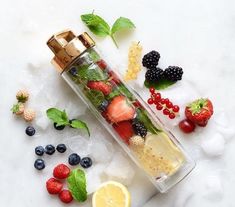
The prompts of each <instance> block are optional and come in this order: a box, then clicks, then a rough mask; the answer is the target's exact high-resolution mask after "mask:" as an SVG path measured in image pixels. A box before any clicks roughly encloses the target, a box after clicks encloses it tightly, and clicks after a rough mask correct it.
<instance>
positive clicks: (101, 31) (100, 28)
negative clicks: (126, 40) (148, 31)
mask: <svg viewBox="0 0 235 207" xmlns="http://www.w3.org/2000/svg"><path fill="white" fill-rule="evenodd" d="M81 20H82V21H83V22H84V23H85V24H86V26H87V27H88V28H89V29H90V30H91V32H93V33H94V34H95V35H97V36H100V37H106V36H110V37H111V38H112V40H113V42H114V44H115V45H116V46H117V47H118V45H117V42H116V40H115V38H114V34H116V33H117V32H120V31H122V30H128V29H133V28H135V25H134V23H133V22H132V21H131V20H130V19H128V18H125V17H120V18H118V19H117V20H116V21H115V22H114V24H113V26H112V28H110V26H109V24H108V23H107V22H106V21H105V20H104V19H103V18H101V17H100V16H98V15H96V14H94V13H92V14H83V15H81Z"/></svg>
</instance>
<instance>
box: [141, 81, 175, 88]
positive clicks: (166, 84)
mask: <svg viewBox="0 0 235 207" xmlns="http://www.w3.org/2000/svg"><path fill="white" fill-rule="evenodd" d="M175 83H176V82H175V81H170V80H166V79H162V80H159V81H158V82H155V83H150V82H148V81H146V80H145V82H144V85H145V86H146V87H147V88H150V87H153V88H155V89H157V90H161V89H165V88H168V87H169V86H171V85H173V84H175Z"/></svg>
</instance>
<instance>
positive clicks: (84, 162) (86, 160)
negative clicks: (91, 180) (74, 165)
mask: <svg viewBox="0 0 235 207" xmlns="http://www.w3.org/2000/svg"><path fill="white" fill-rule="evenodd" d="M80 165H81V166H82V167H83V168H88V167H91V166H92V160H91V158H90V157H84V158H82V160H81V163H80Z"/></svg>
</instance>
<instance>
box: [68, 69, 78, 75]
mask: <svg viewBox="0 0 235 207" xmlns="http://www.w3.org/2000/svg"><path fill="white" fill-rule="evenodd" d="M69 73H70V74H71V75H74V76H76V75H77V69H76V68H75V67H72V68H71V69H70V70H69Z"/></svg>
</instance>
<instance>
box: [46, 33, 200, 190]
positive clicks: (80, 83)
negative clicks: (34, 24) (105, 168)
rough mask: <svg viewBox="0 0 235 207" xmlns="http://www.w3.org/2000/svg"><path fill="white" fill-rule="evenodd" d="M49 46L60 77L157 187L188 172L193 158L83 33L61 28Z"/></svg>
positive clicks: (166, 188)
mask: <svg viewBox="0 0 235 207" xmlns="http://www.w3.org/2000/svg"><path fill="white" fill-rule="evenodd" d="M47 45H48V46H49V48H50V49H51V50H52V52H53V53H54V55H55V56H54V58H53V59H52V63H53V65H54V66H55V67H56V68H57V69H58V71H59V73H60V74H61V76H62V77H63V79H64V80H65V81H66V82H67V83H68V84H69V85H70V87H71V88H72V89H73V90H74V92H75V93H76V94H77V95H78V96H79V97H80V98H81V99H82V100H83V101H84V103H85V104H86V105H87V106H88V107H89V109H90V110H91V111H92V112H93V114H94V115H95V116H96V117H97V119H98V120H99V121H100V122H101V124H102V125H103V126H104V127H105V128H106V129H107V130H108V131H109V132H110V134H111V135H112V136H113V137H114V139H115V140H116V141H117V142H118V143H119V144H120V145H121V147H122V148H123V149H124V150H125V151H126V153H127V154H128V155H129V156H130V157H131V158H132V160H133V161H134V162H135V163H136V164H137V165H138V166H139V168H140V169H142V170H143V171H144V172H145V174H146V176H147V177H148V178H149V179H150V180H151V181H152V183H153V184H154V185H155V186H156V188H157V189H158V190H159V191H160V192H166V191H167V190H168V189H170V188H171V187H172V186H173V185H175V184H176V183H178V182H180V181H181V180H182V179H183V178H184V177H185V176H186V175H188V174H189V173H190V172H191V171H192V169H193V168H194V167H195V162H194V161H193V160H192V159H191V158H190V157H189V156H188V154H187V153H186V152H185V150H184V149H183V148H182V146H181V145H180V143H179V141H178V140H177V139H176V138H175V137H174V135H172V133H171V132H169V131H167V130H166V129H164V126H163V124H162V123H161V121H160V119H159V118H158V117H157V116H156V115H155V114H154V113H153V112H152V111H151V109H150V108H149V107H148V105H146V104H145V102H144V101H143V100H142V99H141V97H140V96H139V95H138V94H137V93H136V92H135V91H133V90H132V89H130V88H129V87H128V86H127V85H126V84H125V83H123V81H122V80H121V79H120V78H119V76H118V75H117V74H116V73H115V71H113V70H111V68H110V67H109V66H108V65H107V63H106V62H105V60H104V59H103V58H102V57H101V55H100V54H99V52H98V50H97V49H96V47H95V42H94V41H93V40H92V38H91V37H90V36H89V35H88V34H87V33H83V34H81V35H79V36H76V35H75V34H74V33H73V32H72V31H70V30H66V31H62V32H60V33H57V34H55V35H53V36H52V37H51V38H50V39H49V40H48V42H47ZM100 153H102V152H100Z"/></svg>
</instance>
